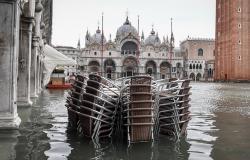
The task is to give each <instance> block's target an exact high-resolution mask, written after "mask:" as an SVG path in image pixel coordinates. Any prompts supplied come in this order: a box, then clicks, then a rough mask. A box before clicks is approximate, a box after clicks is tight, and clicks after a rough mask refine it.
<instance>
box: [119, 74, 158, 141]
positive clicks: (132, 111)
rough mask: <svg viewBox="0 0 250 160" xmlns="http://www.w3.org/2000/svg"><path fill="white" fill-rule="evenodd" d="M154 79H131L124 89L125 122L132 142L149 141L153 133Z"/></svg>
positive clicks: (138, 77)
mask: <svg viewBox="0 0 250 160" xmlns="http://www.w3.org/2000/svg"><path fill="white" fill-rule="evenodd" d="M151 88H152V78H151V77H150V76H134V77H131V79H130V82H129V83H128V85H127V86H126V87H125V88H124V89H123V92H122V101H123V106H122V110H123V120H124V121H123V122H124V126H125V131H126V132H127V137H128V140H129V141H130V142H140V141H149V140H151V139H152V131H153V125H154V123H153V104H154V101H153V100H152V96H153V95H152V92H151V90H152V89H151Z"/></svg>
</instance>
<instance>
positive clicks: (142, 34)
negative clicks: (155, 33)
mask: <svg viewBox="0 0 250 160" xmlns="http://www.w3.org/2000/svg"><path fill="white" fill-rule="evenodd" d="M141 40H144V32H143V31H142V32H141Z"/></svg>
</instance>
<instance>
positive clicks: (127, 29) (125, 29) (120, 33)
mask: <svg viewBox="0 0 250 160" xmlns="http://www.w3.org/2000/svg"><path fill="white" fill-rule="evenodd" d="M129 34H131V35H133V36H138V32H137V30H136V28H135V27H133V26H132V25H131V23H130V22H129V20H128V17H127V18H126V21H125V22H124V24H123V25H122V26H121V27H119V28H118V29H117V32H116V38H117V39H118V40H121V39H122V38H124V37H126V36H128V35H129Z"/></svg>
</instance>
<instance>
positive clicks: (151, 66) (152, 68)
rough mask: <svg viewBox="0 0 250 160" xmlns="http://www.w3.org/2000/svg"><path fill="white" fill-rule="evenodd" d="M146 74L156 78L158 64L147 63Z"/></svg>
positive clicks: (151, 61)
mask: <svg viewBox="0 0 250 160" xmlns="http://www.w3.org/2000/svg"><path fill="white" fill-rule="evenodd" d="M145 73H146V74H149V75H150V76H153V77H155V78H156V73H157V70H156V63H155V62H154V61H153V60H150V61H148V62H147V63H146V65H145Z"/></svg>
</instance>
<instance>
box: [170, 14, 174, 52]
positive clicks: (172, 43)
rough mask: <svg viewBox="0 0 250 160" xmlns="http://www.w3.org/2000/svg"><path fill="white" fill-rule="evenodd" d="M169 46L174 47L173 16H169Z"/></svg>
mask: <svg viewBox="0 0 250 160" xmlns="http://www.w3.org/2000/svg"><path fill="white" fill-rule="evenodd" d="M170 44H171V47H174V33H173V18H171V37H170Z"/></svg>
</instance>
